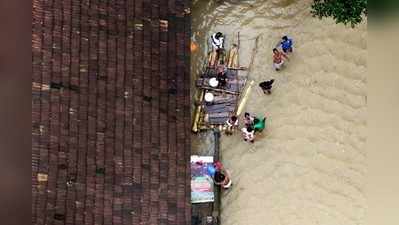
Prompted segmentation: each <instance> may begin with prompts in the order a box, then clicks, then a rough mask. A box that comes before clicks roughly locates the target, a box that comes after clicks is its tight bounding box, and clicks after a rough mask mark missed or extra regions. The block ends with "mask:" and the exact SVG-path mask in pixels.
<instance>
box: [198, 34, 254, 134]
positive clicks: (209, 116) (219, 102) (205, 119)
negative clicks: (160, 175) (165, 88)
mask: <svg viewBox="0 0 399 225" xmlns="http://www.w3.org/2000/svg"><path fill="white" fill-rule="evenodd" d="M235 41H236V43H239V36H237V39H236V40H235ZM239 50H240V49H239V45H237V44H232V45H231V48H230V49H229V51H227V54H226V51H225V50H224V51H222V52H223V53H222V54H220V55H219V56H217V54H216V52H215V51H211V52H209V53H208V57H207V62H206V63H205V67H204V69H203V72H202V73H201V74H200V76H199V77H198V79H197V80H196V82H195V85H196V87H197V88H198V90H199V94H198V96H199V97H198V98H197V106H196V109H195V113H194V122H193V128H192V130H193V131H194V132H198V131H199V130H206V129H210V128H214V127H217V126H220V125H222V124H224V123H225V122H226V121H227V120H228V119H229V118H230V117H231V116H232V115H235V114H236V112H237V108H238V103H239V100H240V98H241V97H240V95H241V93H242V92H243V90H244V88H245V85H246V84H247V81H248V71H247V69H246V68H244V67H240V66H239V62H238V56H239ZM219 71H225V73H226V77H227V79H226V85H224V86H220V85H219V86H218V87H212V86H210V85H209V80H210V79H211V78H217V77H218V72H219ZM208 92H210V93H212V94H213V96H214V101H213V102H212V103H208V102H205V99H204V96H205V94H206V93H208Z"/></svg>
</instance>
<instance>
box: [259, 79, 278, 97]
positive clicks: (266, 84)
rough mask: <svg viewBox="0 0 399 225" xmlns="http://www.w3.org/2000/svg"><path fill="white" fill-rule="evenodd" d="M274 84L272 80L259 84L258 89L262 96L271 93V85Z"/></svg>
mask: <svg viewBox="0 0 399 225" xmlns="http://www.w3.org/2000/svg"><path fill="white" fill-rule="evenodd" d="M273 83H274V79H271V80H268V81H263V82H261V83H260V84H259V87H260V88H262V91H263V93H264V94H271V93H272V84H273Z"/></svg>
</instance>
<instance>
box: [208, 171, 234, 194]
mask: <svg viewBox="0 0 399 225" xmlns="http://www.w3.org/2000/svg"><path fill="white" fill-rule="evenodd" d="M213 181H214V183H215V184H216V185H220V186H222V187H223V188H224V189H228V188H229V187H231V185H232V181H231V179H230V176H229V173H228V172H227V170H224V169H222V170H217V171H216V172H215V175H214V176H213Z"/></svg>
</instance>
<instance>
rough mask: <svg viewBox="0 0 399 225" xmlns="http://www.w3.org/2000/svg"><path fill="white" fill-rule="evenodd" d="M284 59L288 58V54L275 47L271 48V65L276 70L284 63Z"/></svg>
mask: <svg viewBox="0 0 399 225" xmlns="http://www.w3.org/2000/svg"><path fill="white" fill-rule="evenodd" d="M284 59H286V60H288V56H287V55H286V54H285V53H283V52H280V51H279V50H278V49H277V48H274V49H273V67H274V69H275V70H276V71H279V70H280V69H281V67H282V66H283V65H284V63H285V61H284Z"/></svg>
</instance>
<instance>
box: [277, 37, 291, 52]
mask: <svg viewBox="0 0 399 225" xmlns="http://www.w3.org/2000/svg"><path fill="white" fill-rule="evenodd" d="M292 45H293V42H292V39H291V38H288V37H287V36H283V37H282V38H281V42H280V44H278V45H277V47H278V46H281V49H283V52H284V53H288V52H292ZM277 47H276V48H277Z"/></svg>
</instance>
